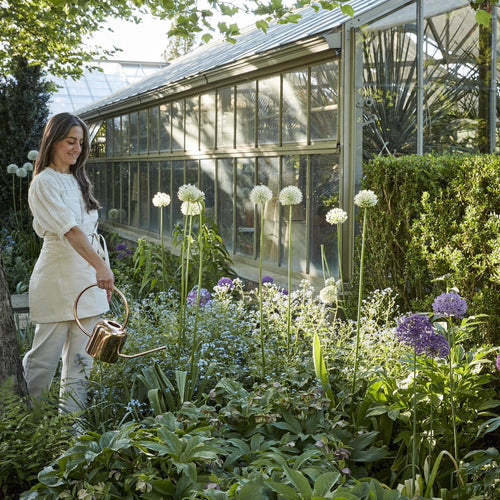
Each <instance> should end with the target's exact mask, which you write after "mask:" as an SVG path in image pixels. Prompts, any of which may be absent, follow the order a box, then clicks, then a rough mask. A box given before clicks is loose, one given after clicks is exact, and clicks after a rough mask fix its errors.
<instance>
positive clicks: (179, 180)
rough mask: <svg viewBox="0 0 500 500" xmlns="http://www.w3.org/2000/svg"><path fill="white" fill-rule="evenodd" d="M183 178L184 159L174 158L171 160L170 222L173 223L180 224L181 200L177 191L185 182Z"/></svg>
mask: <svg viewBox="0 0 500 500" xmlns="http://www.w3.org/2000/svg"><path fill="white" fill-rule="evenodd" d="M185 183H186V182H185V180H184V160H175V161H173V162H172V195H173V196H172V200H171V204H172V222H173V224H174V225H176V224H180V225H181V226H182V213H181V202H180V200H179V197H178V196H177V193H178V191H179V188H180V187H181V186H182V185H183V184H185Z"/></svg>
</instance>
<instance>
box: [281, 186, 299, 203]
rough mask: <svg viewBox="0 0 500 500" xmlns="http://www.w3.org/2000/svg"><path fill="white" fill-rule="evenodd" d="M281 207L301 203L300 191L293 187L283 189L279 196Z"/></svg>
mask: <svg viewBox="0 0 500 500" xmlns="http://www.w3.org/2000/svg"><path fill="white" fill-rule="evenodd" d="M279 200H280V203H281V204H282V205H298V204H299V203H300V202H301V201H302V191H301V190H300V189H299V188H298V187H295V186H287V187H284V188H283V189H282V190H281V191H280V196H279Z"/></svg>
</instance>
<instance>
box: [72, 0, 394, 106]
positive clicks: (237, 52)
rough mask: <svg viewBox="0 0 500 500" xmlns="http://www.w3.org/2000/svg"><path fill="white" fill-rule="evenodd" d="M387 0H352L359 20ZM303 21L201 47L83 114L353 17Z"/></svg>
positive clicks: (333, 14) (309, 15)
mask: <svg viewBox="0 0 500 500" xmlns="http://www.w3.org/2000/svg"><path fill="white" fill-rule="evenodd" d="M387 1H388V0H352V1H351V2H350V5H351V6H352V7H353V9H354V11H355V13H356V17H358V16H359V15H361V14H363V13H365V12H367V11H369V10H371V9H373V8H374V7H376V6H378V5H381V4H384V3H386V2H387ZM301 15H302V18H301V19H300V20H299V22H298V23H288V24H278V23H272V24H271V25H270V26H269V28H268V30H267V33H264V32H263V31H262V30H260V29H258V28H256V27H255V26H249V27H247V28H245V29H243V30H242V32H241V34H240V35H238V36H237V37H236V40H237V41H236V43H234V44H231V43H230V42H227V41H225V40H224V39H218V40H214V41H212V42H210V43H208V44H206V45H202V46H201V47H199V48H197V49H196V50H194V51H193V52H190V53H189V54H186V55H184V56H182V57H179V58H177V59H175V60H174V61H172V62H171V63H170V64H169V65H168V66H166V67H165V68H163V69H161V70H159V71H157V72H156V73H154V74H153V75H150V76H148V77H146V78H144V79H142V80H141V81H139V82H137V83H134V84H132V85H129V86H128V87H125V88H124V89H121V90H119V91H117V92H114V93H113V94H110V95H109V96H107V97H105V98H103V99H100V100H98V101H96V102H94V103H92V104H90V105H89V106H86V107H83V108H80V109H79V110H78V111H77V112H78V114H80V115H85V114H90V115H92V114H94V113H92V112H93V111H97V110H99V109H102V108H107V107H110V106H113V105H116V104H118V103H123V102H124V101H129V100H131V99H133V98H135V97H138V96H140V95H144V94H146V93H150V92H154V91H155V90H158V89H160V88H162V87H166V86H168V85H169V84H173V83H177V82H181V81H183V80H186V79H188V78H192V77H195V76H197V75H201V74H203V73H205V72H208V71H211V70H215V69H217V68H222V67H223V66H226V65H228V64H231V63H234V62H236V61H238V60H241V59H244V58H249V57H252V56H254V57H255V56H258V55H262V54H265V53H267V52H270V51H273V50H276V49H278V48H281V47H284V46H286V45H289V44H293V43H296V42H300V41H304V40H306V39H308V38H312V37H317V36H319V35H321V34H324V33H327V32H330V31H332V30H334V29H335V28H338V27H339V26H341V25H342V24H344V23H345V22H347V21H349V20H350V19H351V18H350V17H349V16H347V15H345V14H343V13H342V11H341V10H340V9H334V10H332V11H329V10H324V9H320V10H319V11H317V12H316V11H315V10H314V9H313V8H312V7H309V8H307V9H303V10H302V11H301Z"/></svg>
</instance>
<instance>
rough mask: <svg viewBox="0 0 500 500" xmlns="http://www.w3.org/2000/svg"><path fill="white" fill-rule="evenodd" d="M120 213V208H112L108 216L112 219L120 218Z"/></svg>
mask: <svg viewBox="0 0 500 500" xmlns="http://www.w3.org/2000/svg"><path fill="white" fill-rule="evenodd" d="M119 215H120V212H118V210H117V209H116V208H112V209H111V210H110V211H109V212H108V217H109V218H110V219H118V216H119Z"/></svg>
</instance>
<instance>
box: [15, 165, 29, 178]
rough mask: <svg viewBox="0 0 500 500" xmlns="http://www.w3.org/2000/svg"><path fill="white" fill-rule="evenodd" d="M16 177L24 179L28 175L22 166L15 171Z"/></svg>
mask: <svg viewBox="0 0 500 500" xmlns="http://www.w3.org/2000/svg"><path fill="white" fill-rule="evenodd" d="M16 175H17V176H18V177H21V178H23V177H26V176H27V175H28V170H27V169H26V167H24V166H23V167H20V168H18V169H17V170H16Z"/></svg>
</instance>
